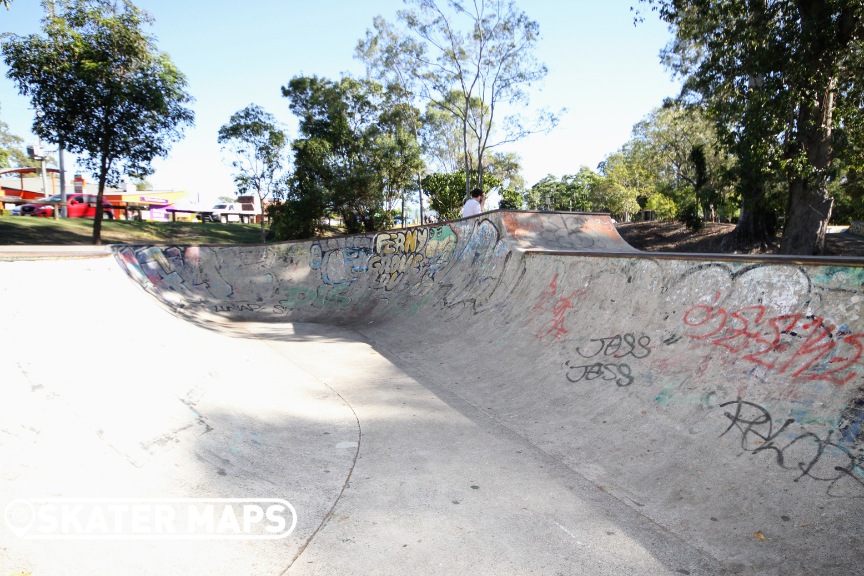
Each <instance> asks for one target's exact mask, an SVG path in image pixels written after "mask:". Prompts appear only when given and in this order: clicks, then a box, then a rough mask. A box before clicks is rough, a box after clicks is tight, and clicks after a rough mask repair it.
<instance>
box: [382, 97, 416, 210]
mask: <svg viewBox="0 0 864 576" xmlns="http://www.w3.org/2000/svg"><path fill="white" fill-rule="evenodd" d="M398 90H399V87H398V86H391V87H388V90H387V91H385V93H384V99H385V103H384V106H383V109H382V110H381V113H380V116H379V117H378V122H377V129H378V130H377V132H378V133H377V135H376V137H375V138H374V139H373V140H372V146H373V148H374V152H375V156H376V157H377V164H378V167H379V173H380V175H381V182H382V185H383V187H384V204H385V210H386V211H387V212H388V213H393V212H394V211H395V208H394V203H395V201H396V200H397V199H398V200H400V202H401V205H400V207H399V212H400V213H401V216H402V222H404V221H405V201H406V199H407V197H408V192H409V191H410V190H412V189H416V188H417V182H416V179H415V178H416V177H417V175H418V174H420V172H421V171H422V170H423V166H424V164H423V160H422V159H421V156H420V144H419V142H418V141H417V133H418V124H419V122H420V111H419V110H417V109H416V108H414V107H413V106H411V105H410V104H407V103H406V102H404V100H403V99H402V98H400V97H399V95H398V93H397V91H398Z"/></svg>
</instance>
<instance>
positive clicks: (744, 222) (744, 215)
mask: <svg viewBox="0 0 864 576" xmlns="http://www.w3.org/2000/svg"><path fill="white" fill-rule="evenodd" d="M754 180H756V181H755V182H754ZM744 185H745V186H747V185H748V182H747V181H745V182H744ZM773 222H774V217H773V214H772V212H771V210H770V209H768V208H767V207H766V206H765V183H764V182H761V181H759V177H757V178H755V179H751V180H750V182H749V187H748V188H747V189H746V190H745V191H743V192H742V194H741V213H740V215H739V216H738V224H736V225H735V230H733V231H732V234H730V235H729V237H727V238H726V239H725V240H724V241H723V246H722V249H723V250H724V251H726V252H736V253H750V252H753V251H756V250H758V251H760V252H764V251H766V250H768V248H769V246H770V244H771V238H772V237H773V236H774V231H775V230H774V226H773Z"/></svg>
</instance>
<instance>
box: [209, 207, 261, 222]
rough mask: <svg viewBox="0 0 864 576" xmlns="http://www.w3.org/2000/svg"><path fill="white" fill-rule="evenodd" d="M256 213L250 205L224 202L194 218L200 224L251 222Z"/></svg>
mask: <svg viewBox="0 0 864 576" xmlns="http://www.w3.org/2000/svg"><path fill="white" fill-rule="evenodd" d="M255 216H256V212H255V210H254V209H253V207H252V205H251V204H241V203H240V202H226V203H223V204H216V205H215V206H213V210H212V211H210V212H201V213H200V214H198V215H197V216H196V218H198V219H199V220H201V221H202V222H224V223H226V224H227V223H228V222H245V221H247V220H250V221H251V220H253V219H254V218H255Z"/></svg>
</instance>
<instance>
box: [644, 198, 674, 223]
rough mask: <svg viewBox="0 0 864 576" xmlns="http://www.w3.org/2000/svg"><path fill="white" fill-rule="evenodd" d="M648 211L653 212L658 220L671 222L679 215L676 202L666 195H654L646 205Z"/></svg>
mask: <svg viewBox="0 0 864 576" xmlns="http://www.w3.org/2000/svg"><path fill="white" fill-rule="evenodd" d="M645 209H646V210H653V211H654V215H655V216H656V218H657V219H658V220H671V219H673V218H675V216H677V215H678V206H677V205H676V204H675V201H674V200H672V199H671V198H669V197H668V196H666V195H665V194H654V195H653V196H651V197H650V198H648V201H647V202H646V203H645Z"/></svg>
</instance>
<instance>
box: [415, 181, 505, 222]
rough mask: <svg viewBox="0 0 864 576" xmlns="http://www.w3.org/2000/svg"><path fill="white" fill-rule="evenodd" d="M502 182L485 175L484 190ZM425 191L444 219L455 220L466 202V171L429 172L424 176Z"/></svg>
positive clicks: (432, 206) (433, 206) (431, 205)
mask: <svg viewBox="0 0 864 576" xmlns="http://www.w3.org/2000/svg"><path fill="white" fill-rule="evenodd" d="M500 183H501V182H500V181H499V180H498V179H497V178H495V177H494V176H492V175H491V174H488V173H487V174H484V175H483V184H484V188H483V190H489V189H491V188H494V187H495V186H498V185H499V184H500ZM422 184H423V191H424V192H425V193H426V195H427V196H428V197H429V205H430V207H431V208H432V209H433V210H435V211H436V212H437V213H438V217H439V218H441V219H442V220H455V219H457V218H460V217H461V216H462V205H463V204H465V194H464V190H465V173H464V172H453V173H451V174H429V175H427V176H424V177H423V182H422Z"/></svg>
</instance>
